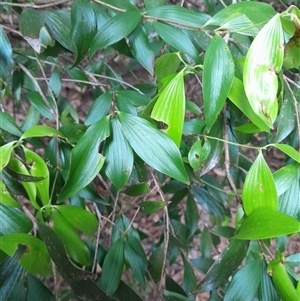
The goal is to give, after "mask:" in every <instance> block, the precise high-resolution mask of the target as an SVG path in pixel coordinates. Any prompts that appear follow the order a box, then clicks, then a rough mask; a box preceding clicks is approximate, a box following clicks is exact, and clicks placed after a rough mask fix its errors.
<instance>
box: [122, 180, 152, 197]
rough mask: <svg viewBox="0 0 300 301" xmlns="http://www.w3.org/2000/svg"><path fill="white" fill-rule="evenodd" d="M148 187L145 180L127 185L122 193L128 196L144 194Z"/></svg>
mask: <svg viewBox="0 0 300 301" xmlns="http://www.w3.org/2000/svg"><path fill="white" fill-rule="evenodd" d="M148 189H149V185H148V183H146V182H143V183H139V184H134V185H131V186H129V187H127V188H126V189H125V190H124V191H123V193H125V194H127V195H130V196H138V195H143V194H145V193H146V192H147V191H148Z"/></svg>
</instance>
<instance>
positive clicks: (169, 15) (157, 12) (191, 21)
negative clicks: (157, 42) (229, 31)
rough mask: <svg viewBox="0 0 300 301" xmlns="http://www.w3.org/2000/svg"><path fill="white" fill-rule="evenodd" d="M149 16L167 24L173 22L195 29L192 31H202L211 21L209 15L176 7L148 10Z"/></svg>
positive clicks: (166, 6) (169, 6)
mask: <svg viewBox="0 0 300 301" xmlns="http://www.w3.org/2000/svg"><path fill="white" fill-rule="evenodd" d="M147 15H149V16H152V17H156V18H163V19H164V20H165V21H166V22H167V23H169V22H168V21H172V22H174V23H175V24H176V25H177V26H179V25H181V26H187V27H189V29H191V27H194V28H192V29H200V28H201V26H202V25H204V23H205V22H207V21H208V20H209V19H210V17H209V15H207V14H204V13H201V12H196V11H193V10H191V9H187V8H185V7H182V6H175V5H165V6H159V7H156V8H152V9H150V10H148V12H147ZM170 23H171V22H170Z"/></svg>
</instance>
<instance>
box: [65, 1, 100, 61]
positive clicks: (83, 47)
mask: <svg viewBox="0 0 300 301" xmlns="http://www.w3.org/2000/svg"><path fill="white" fill-rule="evenodd" d="M71 23H72V29H71V33H70V34H71V38H72V40H73V41H74V43H75V45H76V47H77V57H76V61H75V62H74V65H76V64H77V63H79V62H80V60H81V59H82V57H83V56H84V55H85V53H86V52H87V50H88V49H89V47H90V43H91V42H92V39H93V37H94V32H95V30H96V18H95V14H94V10H93V7H92V5H91V2H90V1H88V0H75V1H74V2H73V4H72V8H71Z"/></svg>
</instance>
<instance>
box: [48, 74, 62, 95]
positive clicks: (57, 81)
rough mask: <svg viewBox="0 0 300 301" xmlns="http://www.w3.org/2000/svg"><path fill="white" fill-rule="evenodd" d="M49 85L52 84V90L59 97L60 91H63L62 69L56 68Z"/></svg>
mask: <svg viewBox="0 0 300 301" xmlns="http://www.w3.org/2000/svg"><path fill="white" fill-rule="evenodd" d="M49 86H50V88H51V90H52V91H53V93H54V95H55V96H56V97H59V95H60V91H61V86H62V81H61V75H60V71H59V70H58V69H56V70H55V71H54V72H53V73H52V75H51V76H50V79H49Z"/></svg>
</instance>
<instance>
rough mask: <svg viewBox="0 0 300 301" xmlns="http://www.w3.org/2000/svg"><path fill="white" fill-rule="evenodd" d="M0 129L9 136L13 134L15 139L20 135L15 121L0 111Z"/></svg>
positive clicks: (20, 132)
mask: <svg viewBox="0 0 300 301" xmlns="http://www.w3.org/2000/svg"><path fill="white" fill-rule="evenodd" d="M0 119H1V123H0V128H1V129H2V130H4V131H6V132H8V133H10V134H13V135H15V136H17V137H20V136H21V135H22V131H21V129H20V127H19V126H18V125H17V124H16V122H15V120H14V119H13V118H12V117H11V116H10V115H9V114H8V113H5V112H2V111H0Z"/></svg>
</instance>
